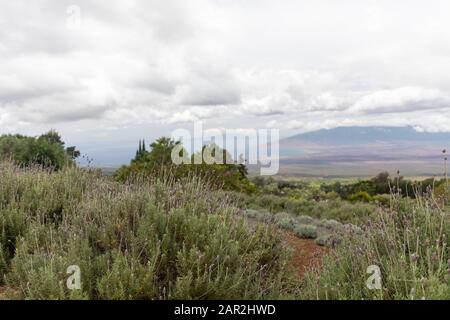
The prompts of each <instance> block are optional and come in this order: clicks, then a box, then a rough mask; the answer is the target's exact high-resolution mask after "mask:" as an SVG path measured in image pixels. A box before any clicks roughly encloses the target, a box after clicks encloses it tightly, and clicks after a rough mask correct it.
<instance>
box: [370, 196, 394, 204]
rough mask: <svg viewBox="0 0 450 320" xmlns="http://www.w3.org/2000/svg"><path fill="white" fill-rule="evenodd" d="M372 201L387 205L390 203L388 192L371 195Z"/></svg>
mask: <svg viewBox="0 0 450 320" xmlns="http://www.w3.org/2000/svg"><path fill="white" fill-rule="evenodd" d="M373 201H375V202H377V203H379V204H381V205H383V206H389V204H390V203H391V195H390V194H377V195H375V196H373Z"/></svg>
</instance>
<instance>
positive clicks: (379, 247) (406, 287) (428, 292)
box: [301, 197, 450, 300]
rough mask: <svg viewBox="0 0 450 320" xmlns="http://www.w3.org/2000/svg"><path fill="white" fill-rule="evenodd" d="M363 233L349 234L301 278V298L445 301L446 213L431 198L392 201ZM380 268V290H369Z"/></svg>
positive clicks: (449, 221) (449, 253)
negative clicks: (320, 264) (318, 267)
mask: <svg viewBox="0 0 450 320" xmlns="http://www.w3.org/2000/svg"><path fill="white" fill-rule="evenodd" d="M391 208H392V209H389V210H388V209H386V210H383V211H380V212H379V214H378V215H376V216H374V217H373V219H372V221H371V222H370V223H369V225H368V226H367V230H365V232H364V233H363V234H361V235H358V234H355V233H352V234H347V236H344V237H343V238H342V241H343V243H342V245H340V246H338V247H337V248H336V249H335V250H334V251H333V252H332V253H330V255H328V256H326V257H325V259H324V261H323V268H322V269H321V270H320V271H311V272H310V273H309V274H307V275H306V277H305V282H304V285H303V287H302V288H303V289H302V291H301V297H302V298H305V299H355V300H360V299H449V298H450V291H449V290H448V288H449V284H448V270H449V269H450V265H449V263H450V262H449V261H450V260H449V258H450V251H449V247H448V240H447V236H446V235H448V234H449V232H450V219H449V216H448V211H447V212H446V211H445V210H444V209H443V208H440V207H437V206H436V202H435V201H434V199H432V198H419V199H417V200H415V201H413V200H409V199H400V198H398V197H396V198H394V201H393V203H392V204H391ZM371 265H375V266H378V267H379V268H380V272H381V286H382V287H381V289H380V290H377V289H372V290H371V289H369V288H368V287H367V285H366V282H367V280H368V278H369V276H370V274H368V273H367V272H368V267H369V266H371Z"/></svg>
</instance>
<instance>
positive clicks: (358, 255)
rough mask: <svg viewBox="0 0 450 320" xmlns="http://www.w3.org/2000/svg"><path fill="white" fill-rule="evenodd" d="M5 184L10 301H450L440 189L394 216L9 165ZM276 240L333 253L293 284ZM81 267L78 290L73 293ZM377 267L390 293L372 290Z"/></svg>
mask: <svg viewBox="0 0 450 320" xmlns="http://www.w3.org/2000/svg"><path fill="white" fill-rule="evenodd" d="M0 181H1V183H0V287H7V288H8V290H6V293H7V294H12V295H13V296H12V297H13V298H18V299H283V298H289V299H290V298H295V299H358V300H359V299H450V278H449V277H450V250H449V249H450V248H449V245H448V236H449V235H450V212H449V208H448V206H445V203H447V202H446V201H442V199H437V198H435V195H434V194H433V192H432V190H431V191H430V192H428V193H426V194H421V195H418V197H417V199H414V200H412V199H406V198H401V197H400V196H399V195H396V194H393V195H392V196H391V199H390V200H391V202H390V204H389V205H383V206H376V205H375V204H365V203H349V202H345V201H342V200H336V199H330V200H326V201H305V200H298V199H290V198H288V197H278V196H273V195H269V196H267V195H257V196H252V197H249V196H243V195H239V199H237V200H236V199H235V198H236V194H231V193H225V192H222V191H211V188H209V186H208V183H207V182H205V181H203V180H201V179H198V178H196V177H187V178H185V179H182V180H179V181H175V180H174V179H173V178H172V177H171V176H170V174H167V175H166V176H164V177H160V178H158V177H155V178H152V179H150V180H142V181H136V182H135V183H126V184H123V183H117V182H114V181H113V180H112V179H110V178H108V177H104V176H102V174H101V172H100V171H95V170H87V169H79V168H66V169H64V170H61V171H58V172H51V171H49V170H43V169H41V168H39V167H32V168H19V167H17V166H15V165H13V164H11V163H10V162H1V163H0ZM242 203H244V204H245V206H246V207H254V208H257V210H253V209H250V210H246V211H245V215H242V209H241V208H240V207H242ZM262 208H265V209H264V210H263V209H262ZM246 220H252V221H253V222H255V221H256V222H257V223H247V222H246ZM356 225H358V226H356ZM277 228H281V229H285V230H289V231H291V232H292V233H296V234H297V235H298V236H299V237H302V238H310V239H313V238H315V240H314V241H315V242H316V243H317V244H320V245H327V246H330V247H333V248H334V249H333V250H330V251H329V253H328V254H327V255H326V256H325V257H324V260H323V264H322V268H320V269H317V268H316V269H313V270H310V271H309V272H307V273H305V275H304V277H303V278H302V279H294V278H293V274H292V270H291V267H290V266H289V253H288V252H287V250H286V248H285V244H284V243H283V241H282V238H281V236H280V233H279V232H277V230H276V229H277ZM325 231H326V232H327V233H324V232H325ZM335 231H336V232H335ZM337 231H339V237H337V236H336V235H337V234H338V232H337ZM72 265H77V266H79V267H80V270H81V284H82V287H81V289H80V290H69V289H68V288H67V286H66V280H67V277H68V274H67V268H68V267H69V266H72ZM372 265H376V266H378V267H379V268H380V271H381V289H369V288H368V287H367V285H366V282H367V280H368V278H369V276H370V274H368V273H367V270H368V267H369V266H372ZM2 291H3V290H2Z"/></svg>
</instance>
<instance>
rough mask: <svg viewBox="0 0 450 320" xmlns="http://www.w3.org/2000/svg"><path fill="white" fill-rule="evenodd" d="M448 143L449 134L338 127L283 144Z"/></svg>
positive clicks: (303, 134)
mask: <svg viewBox="0 0 450 320" xmlns="http://www.w3.org/2000/svg"><path fill="white" fill-rule="evenodd" d="M399 141H404V142H433V143H446V142H449V141H450V132H444V133H432V132H419V131H416V130H415V129H414V128H412V127H338V128H334V129H322V130H318V131H313V132H307V133H302V134H298V135H295V136H293V137H290V138H287V139H284V142H286V143H289V142H295V143H298V142H303V143H315V144H323V145H355V144H366V143H379V142H385V143H392V142H399Z"/></svg>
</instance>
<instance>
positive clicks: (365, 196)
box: [348, 191, 373, 202]
mask: <svg viewBox="0 0 450 320" xmlns="http://www.w3.org/2000/svg"><path fill="white" fill-rule="evenodd" d="M348 200H349V201H351V202H356V201H360V202H371V201H373V199H372V197H371V196H370V194H369V193H367V192H366V191H360V192H357V193H354V194H351V195H349V196H348Z"/></svg>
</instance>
